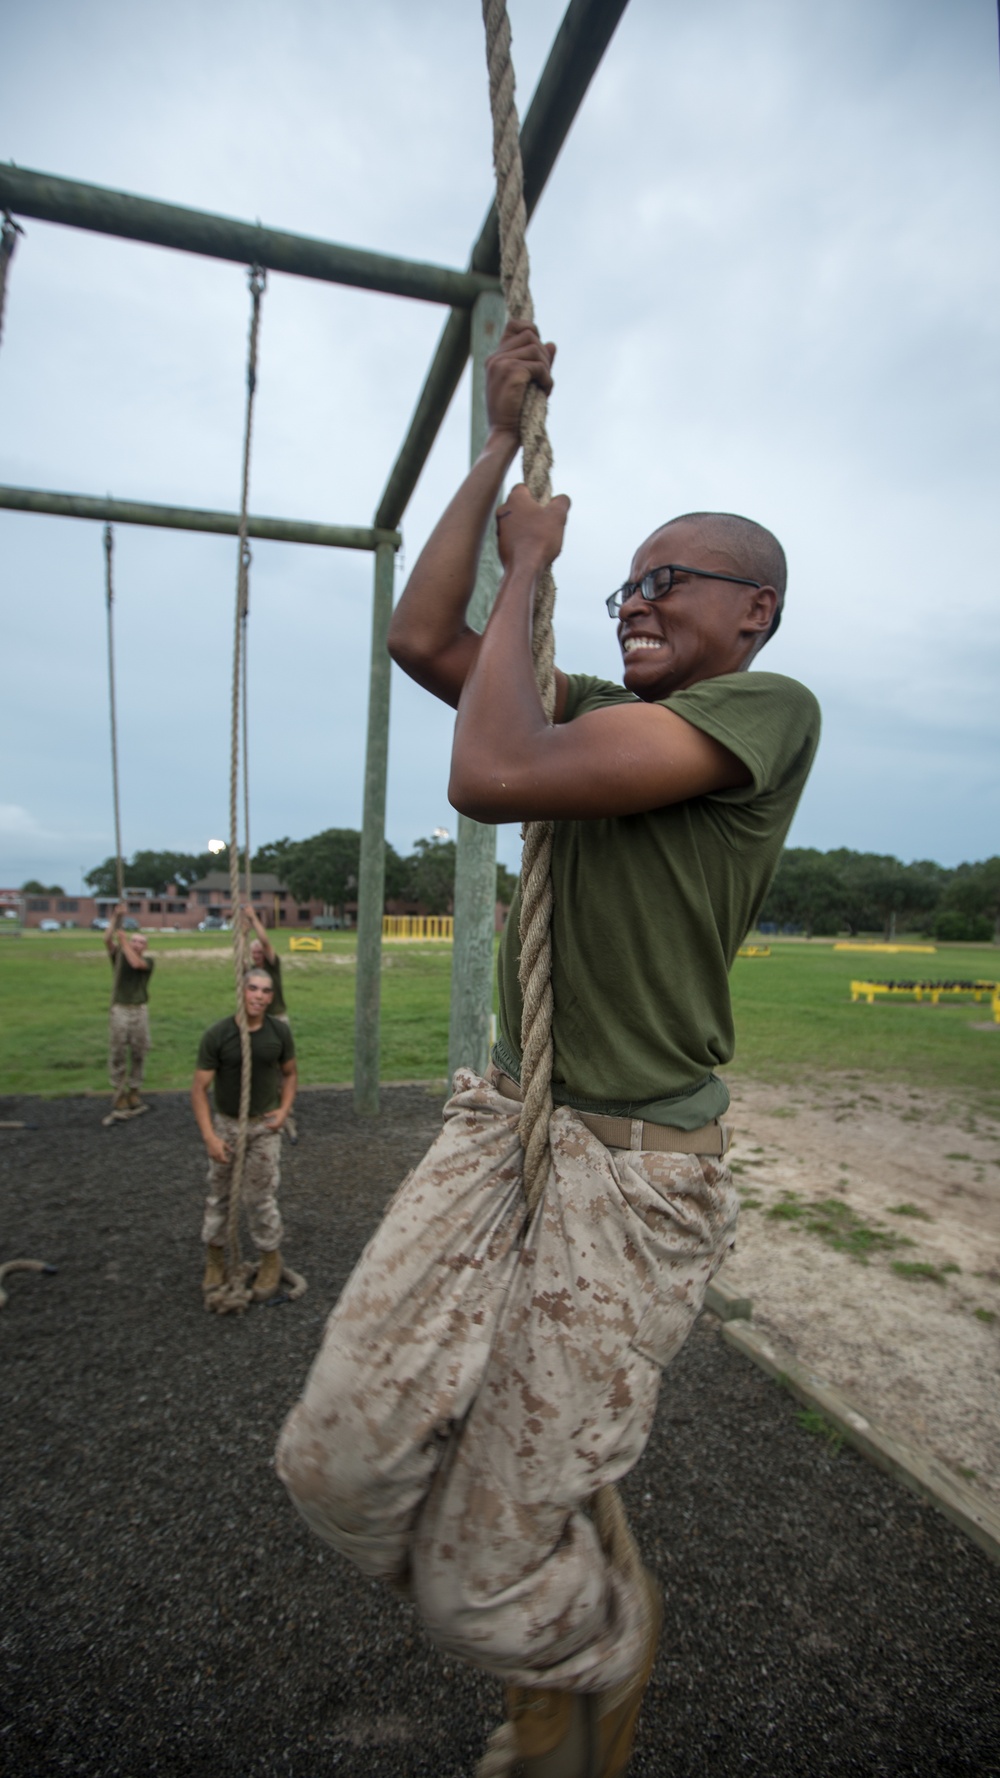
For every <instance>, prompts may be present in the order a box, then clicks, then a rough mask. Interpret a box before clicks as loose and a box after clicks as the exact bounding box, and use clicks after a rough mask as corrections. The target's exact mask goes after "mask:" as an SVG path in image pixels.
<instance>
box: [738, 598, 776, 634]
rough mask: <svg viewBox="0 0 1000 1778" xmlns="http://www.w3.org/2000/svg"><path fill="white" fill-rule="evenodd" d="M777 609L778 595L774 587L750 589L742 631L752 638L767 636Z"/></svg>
mask: <svg viewBox="0 0 1000 1778" xmlns="http://www.w3.org/2000/svg"><path fill="white" fill-rule="evenodd" d="M777 609H778V593H777V589H776V588H775V587H773V586H762V587H751V588H750V589H749V596H748V598H747V604H746V612H745V615H744V623H743V628H744V630H745V631H747V632H748V633H749V634H751V635H753V636H754V637H760V636H767V635H768V634H769V632H770V629H771V625H772V624H773V623H774V615H775V612H776V611H777Z"/></svg>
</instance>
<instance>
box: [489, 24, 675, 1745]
mask: <svg viewBox="0 0 1000 1778" xmlns="http://www.w3.org/2000/svg"><path fill="white" fill-rule="evenodd" d="M482 8H483V23H484V25H485V28H486V62H487V67H488V70H489V82H490V109H491V112H492V116H493V165H494V169H495V172H496V181H497V214H498V216H499V221H500V280H501V283H502V285H503V293H504V300H505V302H506V305H507V313H508V315H509V316H510V317H511V319H512V320H515V321H533V320H534V306H533V304H532V301H531V292H530V289H529V286H528V277H529V264H528V248H527V242H526V239H525V234H526V229H527V213H526V210H525V204H524V173H523V168H522V164H521V143H520V125H519V122H518V115H517V105H516V102H515V96H514V67H513V63H512V61H511V49H510V20H509V19H508V17H507V5H506V0H482ZM547 408H548V402H547V400H546V396H545V394H544V392H543V390H541V389H540V388H539V387H538V385H537V384H536V383H529V385H528V388H527V390H526V392H525V397H524V403H523V406H522V408H521V423H520V431H521V449H522V454H523V463H524V480H525V483H526V485H527V488H528V492H529V493H530V494H531V496H532V498H533V499H535V500H537V501H539V502H540V503H541V504H542V505H545V504H547V503H548V501H549V500H551V498H552V447H551V445H550V443H549V437H548V432H547V430H546V413H547ZM554 606H555V582H554V579H553V576H552V571H551V569H547V570H546V572H545V574H544V575H542V576H541V577H540V579H539V583H538V586H537V588H536V592H535V612H534V625H533V630H532V659H533V662H534V668H535V679H536V682H537V684H538V691H539V696H540V698H541V701H542V708H543V710H544V711H545V715H546V717H547V719H548V720H549V722H551V721H552V717H553V712H554V709H555V643H554V639H553V634H552V613H553V609H554ZM552 833H553V826H552V822H551V821H528V822H526V823H525V825H524V829H523V841H524V845H523V851H522V858H521V922H520V940H521V960H520V971H519V980H520V986H521V995H522V1002H523V1010H522V1016H521V1089H522V1094H523V1103H522V1109H521V1119H520V1135H521V1143H522V1146H523V1149H524V1189H525V1195H526V1198H527V1202H528V1209H529V1212H531V1211H533V1210H534V1209H535V1207H536V1205H537V1204H538V1202H539V1200H540V1198H541V1196H542V1193H543V1191H544V1189H545V1183H546V1180H547V1177H548V1172H549V1162H550V1155H549V1119H550V1117H551V1114H552V981H551V971H552V935H551V922H552V881H551V874H550V866H551V859H552ZM592 1511H593V1516H594V1522H595V1524H596V1527H597V1531H598V1535H599V1537H600V1539H601V1543H602V1545H603V1547H604V1549H605V1551H606V1552H607V1554H608V1556H609V1558H610V1560H611V1562H612V1563H613V1564H614V1565H615V1566H616V1567H618V1568H619V1569H622V1570H624V1571H626V1572H627V1573H629V1574H630V1575H631V1576H632V1578H633V1580H634V1581H636V1582H638V1580H639V1577H640V1575H641V1573H642V1563H641V1560H640V1556H639V1551H638V1547H637V1545H636V1542H635V1539H634V1538H633V1536H632V1533H631V1531H630V1530H629V1526H628V1520H627V1519H626V1517H625V1509H624V1507H623V1506H622V1503H621V1497H620V1495H619V1493H618V1490H617V1488H614V1487H612V1486H605V1487H602V1488H599V1489H598V1491H597V1493H596V1494H595V1496H594V1500H593V1503H592ZM643 1590H644V1589H643ZM515 1761H516V1745H515V1740H514V1732H513V1729H512V1727H511V1725H510V1723H504V1724H503V1725H502V1727H501V1728H500V1729H498V1730H497V1731H496V1733H495V1734H494V1735H493V1736H492V1738H491V1740H490V1743H489V1746H488V1747H487V1749H486V1752H485V1754H484V1755H483V1758H482V1760H481V1761H480V1764H479V1766H478V1768H477V1778H506V1774H507V1773H509V1772H512V1771H513V1769H514V1764H515Z"/></svg>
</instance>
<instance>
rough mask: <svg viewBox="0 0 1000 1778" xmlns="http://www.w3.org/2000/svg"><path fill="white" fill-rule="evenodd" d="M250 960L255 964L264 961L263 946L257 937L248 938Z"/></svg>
mask: <svg viewBox="0 0 1000 1778" xmlns="http://www.w3.org/2000/svg"><path fill="white" fill-rule="evenodd" d="M250 961H251V962H252V963H257V964H260V963H263V961H264V947H263V945H262V944H261V942H260V939H259V938H252V939H251V940H250Z"/></svg>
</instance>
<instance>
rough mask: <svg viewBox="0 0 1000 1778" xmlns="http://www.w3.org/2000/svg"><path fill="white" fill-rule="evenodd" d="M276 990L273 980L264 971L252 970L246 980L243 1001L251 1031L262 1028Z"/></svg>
mask: <svg viewBox="0 0 1000 1778" xmlns="http://www.w3.org/2000/svg"><path fill="white" fill-rule="evenodd" d="M273 999H274V989H273V987H272V986H271V978H270V976H269V975H268V974H267V972H266V970H263V969H252V970H251V971H250V973H249V975H248V976H247V978H246V982H245V984H244V988H243V1001H244V1005H245V1006H246V1009H247V1024H248V1025H249V1026H250V1029H251V1031H256V1030H258V1029H259V1028H260V1026H261V1024H262V1023H263V1020H264V1014H265V1013H266V1011H267V1009H268V1007H269V1006H270V1004H271V1001H272V1000H273Z"/></svg>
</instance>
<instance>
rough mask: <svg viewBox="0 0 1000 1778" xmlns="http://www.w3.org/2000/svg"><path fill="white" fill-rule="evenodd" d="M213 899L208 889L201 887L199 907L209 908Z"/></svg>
mask: <svg viewBox="0 0 1000 1778" xmlns="http://www.w3.org/2000/svg"><path fill="white" fill-rule="evenodd" d="M211 899H212V897H211V896H210V895H209V893H208V890H207V889H199V890H198V906H199V907H201V908H207V906H208V904H209V902H210V901H211Z"/></svg>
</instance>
